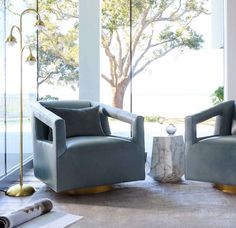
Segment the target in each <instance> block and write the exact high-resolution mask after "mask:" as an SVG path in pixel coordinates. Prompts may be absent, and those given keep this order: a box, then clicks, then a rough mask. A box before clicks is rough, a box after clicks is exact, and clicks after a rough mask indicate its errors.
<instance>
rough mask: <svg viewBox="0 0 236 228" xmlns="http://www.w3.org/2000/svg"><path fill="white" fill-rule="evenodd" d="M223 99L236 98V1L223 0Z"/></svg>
mask: <svg viewBox="0 0 236 228" xmlns="http://www.w3.org/2000/svg"><path fill="white" fill-rule="evenodd" d="M224 15H225V18H224V19H225V21H224V29H225V30H224V31H225V33H224V34H225V36H224V39H225V40H224V41H225V42H224V43H225V45H224V50H225V54H224V58H225V82H224V84H225V100H236V1H235V0H225V13H224Z"/></svg>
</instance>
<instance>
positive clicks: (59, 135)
mask: <svg viewBox="0 0 236 228" xmlns="http://www.w3.org/2000/svg"><path fill="white" fill-rule="evenodd" d="M32 114H33V118H36V119H38V120H39V121H41V122H43V123H44V124H46V125H47V126H48V127H50V128H51V129H52V133H53V148H54V151H55V153H56V154H57V157H59V156H60V155H61V154H63V153H64V151H65V150H66V129H65V121H64V120H63V119H62V118H60V117H59V116H57V115H56V114H54V113H53V112H51V111H49V110H48V109H46V108H45V107H44V106H42V105H41V104H39V103H38V102H34V103H32ZM34 128H36V129H33V130H35V131H37V127H36V126H34ZM35 137H37V133H36V134H35ZM35 140H36V138H35ZM37 140H40V139H37Z"/></svg>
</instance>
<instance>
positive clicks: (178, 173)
mask: <svg viewBox="0 0 236 228" xmlns="http://www.w3.org/2000/svg"><path fill="white" fill-rule="evenodd" d="M149 175H150V176H152V177H153V178H154V179H155V180H158V181H160V182H166V183H168V182H169V183H174V182H179V181H181V177H182V176H183V175H184V141H183V136H182V135H180V136H166V137H165V136H163V137H162V136H160V137H153V147H152V159H151V169H150V173H149Z"/></svg>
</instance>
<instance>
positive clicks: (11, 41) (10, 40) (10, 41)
mask: <svg viewBox="0 0 236 228" xmlns="http://www.w3.org/2000/svg"><path fill="white" fill-rule="evenodd" d="M6 43H7V44H8V45H9V46H13V45H15V44H16V43H17V41H16V38H15V37H14V36H13V35H12V34H10V35H9V36H8V37H7V39H6Z"/></svg>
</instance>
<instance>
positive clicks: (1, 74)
mask: <svg viewBox="0 0 236 228" xmlns="http://www.w3.org/2000/svg"><path fill="white" fill-rule="evenodd" d="M4 11H5V9H4V2H3V1H0V82H1V83H0V177H1V176H3V175H4V174H5V101H4V96H5V86H4V85H5V25H4V23H5V16H4V15H5V12H4Z"/></svg>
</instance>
